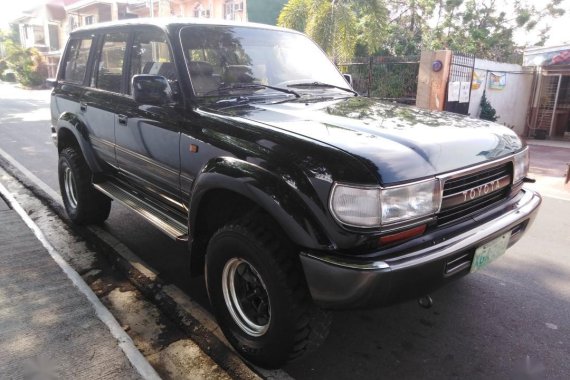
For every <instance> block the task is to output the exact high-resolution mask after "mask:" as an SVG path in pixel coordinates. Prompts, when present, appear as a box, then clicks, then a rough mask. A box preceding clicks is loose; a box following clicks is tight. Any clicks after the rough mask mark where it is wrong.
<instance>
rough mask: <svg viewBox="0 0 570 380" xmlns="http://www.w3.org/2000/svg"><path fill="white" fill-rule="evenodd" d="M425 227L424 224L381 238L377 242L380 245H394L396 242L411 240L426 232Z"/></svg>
mask: <svg viewBox="0 0 570 380" xmlns="http://www.w3.org/2000/svg"><path fill="white" fill-rule="evenodd" d="M426 227H427V225H426V224H422V225H421V226H417V227H414V228H410V229H409V230H405V231H400V232H397V233H395V234H391V235H386V236H381V237H380V239H378V241H379V242H380V244H389V243H394V242H396V241H400V240H405V239H409V238H413V237H416V236H419V235H421V234H423V233H424V232H426Z"/></svg>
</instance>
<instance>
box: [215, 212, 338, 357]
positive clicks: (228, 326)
mask: <svg viewBox="0 0 570 380" xmlns="http://www.w3.org/2000/svg"><path fill="white" fill-rule="evenodd" d="M262 219H263V218H249V219H247V220H243V221H240V222H237V223H231V224H228V225H226V226H224V227H222V228H221V229H220V230H218V231H217V232H216V233H215V234H214V236H212V238H211V240H210V242H209V244H208V251H207V255H206V285H207V289H208V295H209V297H210V302H211V304H212V308H213V310H214V314H215V315H216V319H217V321H218V324H219V325H220V327H221V329H222V331H223V332H224V334H225V336H226V338H227V339H228V341H229V342H230V343H231V344H232V345H233V346H234V348H235V349H236V350H237V351H238V352H239V353H240V354H241V355H242V356H244V357H245V358H246V359H247V360H249V361H251V362H252V363H254V364H257V365H260V366H262V367H266V368H277V367H280V366H282V365H283V364H285V363H286V362H287V361H289V360H292V359H296V358H298V357H300V356H302V355H303V354H305V353H307V352H310V351H312V350H314V349H316V348H317V347H318V346H319V345H320V344H321V343H322V342H323V341H324V340H325V338H326V336H327V335H328V330H329V327H330V323H331V318H330V315H329V314H328V313H326V312H325V311H323V310H320V309H318V308H317V307H316V306H315V305H314V304H313V302H312V299H311V297H310V295H309V292H308V289H307V285H306V282H305V280H304V277H303V272H302V268H301V264H300V262H299V260H298V258H297V256H296V255H297V254H298V253H297V252H295V250H294V248H293V247H292V246H291V245H290V244H289V243H288V242H286V241H284V240H283V239H279V238H278V236H281V235H280V234H279V233H278V232H275V230H274V229H271V228H270V227H267V226H268V225H270V223H261V222H260V221H259V220H262Z"/></svg>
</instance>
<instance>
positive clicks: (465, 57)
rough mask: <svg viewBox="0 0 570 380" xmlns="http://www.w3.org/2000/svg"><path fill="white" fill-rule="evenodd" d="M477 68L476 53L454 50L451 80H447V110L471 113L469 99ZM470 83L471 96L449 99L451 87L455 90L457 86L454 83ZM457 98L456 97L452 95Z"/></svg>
mask: <svg viewBox="0 0 570 380" xmlns="http://www.w3.org/2000/svg"><path fill="white" fill-rule="evenodd" d="M474 68H475V55H473V54H469V53H456V52H453V55H452V56H451V66H450V67H449V80H448V82H447V91H446V97H445V100H446V101H445V110H446V111H450V112H455V113H459V114H462V115H467V114H468V113H469V101H470V100H471V83H472V81H473V70H474ZM466 82H467V83H469V84H468V86H469V96H468V97H467V99H465V98H460V99H458V100H454V101H448V99H449V98H450V97H449V95H450V94H449V91H450V88H453V89H454V90H455V89H456V87H454V86H453V85H452V83H456V84H457V83H459V84H461V83H466ZM452 98H453V99H455V97H452Z"/></svg>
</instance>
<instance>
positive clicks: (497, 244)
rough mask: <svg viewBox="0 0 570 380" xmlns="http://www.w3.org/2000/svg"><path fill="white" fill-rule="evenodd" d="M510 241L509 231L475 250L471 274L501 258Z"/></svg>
mask: <svg viewBox="0 0 570 380" xmlns="http://www.w3.org/2000/svg"><path fill="white" fill-rule="evenodd" d="M510 239H511V231H509V232H507V233H506V234H504V235H501V236H499V237H498V238H496V239H495V240H491V241H490V242H488V243H487V244H483V245H482V246H480V247H479V248H477V250H476V251H475V256H473V263H472V264H471V273H473V272H476V271H478V270H479V269H481V268H483V267H485V266H487V264H489V263H490V262H491V261H494V260H495V259H497V258H498V257H499V256H502V255H503V254H504V253H505V251H506V250H507V246H508V245H509V240H510Z"/></svg>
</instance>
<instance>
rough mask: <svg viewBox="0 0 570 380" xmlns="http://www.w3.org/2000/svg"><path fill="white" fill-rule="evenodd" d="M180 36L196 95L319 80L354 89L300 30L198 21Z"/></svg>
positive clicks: (284, 85)
mask: <svg viewBox="0 0 570 380" xmlns="http://www.w3.org/2000/svg"><path fill="white" fill-rule="evenodd" d="M180 36H181V40H182V47H183V49H184V54H185V56H186V61H187V62H186V63H187V65H188V71H189V73H190V79H191V81H192V86H193V87H194V92H195V94H196V95H197V96H212V95H214V96H215V95H220V94H222V93H225V91H228V90H231V91H246V92H247V91H249V92H253V91H259V90H267V89H268V88H267V87H262V86H252V84H259V85H265V86H274V87H283V88H287V86H289V85H294V84H298V83H313V82H320V83H326V84H330V85H333V86H338V87H343V88H347V87H349V85H348V84H347V83H346V81H345V80H344V78H343V77H342V75H340V73H339V72H338V70H337V69H336V67H335V66H334V65H333V64H332V63H331V62H330V61H329V59H328V58H327V56H326V55H325V54H324V53H323V52H322V50H321V49H319V48H318V47H317V45H316V44H315V43H314V42H312V41H311V40H310V39H308V38H307V37H305V36H304V35H301V34H298V33H294V32H288V31H280V30H270V29H258V28H248V27H239V26H219V25H211V26H210V25H196V26H188V27H185V28H184V29H182V31H181V32H180ZM319 89H320V90H323V87H319ZM329 90H330V88H329ZM271 91H273V90H271Z"/></svg>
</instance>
